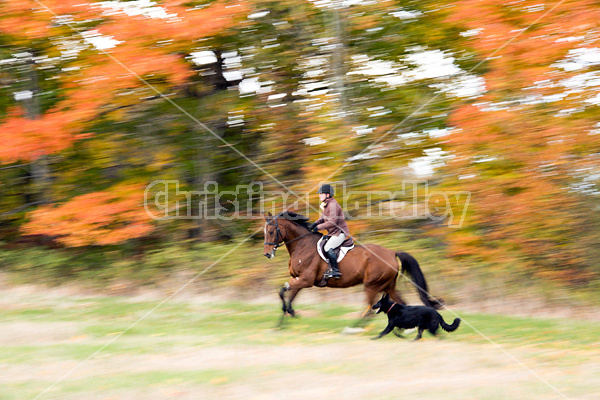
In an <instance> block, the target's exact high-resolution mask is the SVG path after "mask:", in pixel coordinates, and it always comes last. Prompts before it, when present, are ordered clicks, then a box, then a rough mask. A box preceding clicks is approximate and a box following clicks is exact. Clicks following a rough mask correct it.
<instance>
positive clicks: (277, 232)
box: [264, 218, 312, 250]
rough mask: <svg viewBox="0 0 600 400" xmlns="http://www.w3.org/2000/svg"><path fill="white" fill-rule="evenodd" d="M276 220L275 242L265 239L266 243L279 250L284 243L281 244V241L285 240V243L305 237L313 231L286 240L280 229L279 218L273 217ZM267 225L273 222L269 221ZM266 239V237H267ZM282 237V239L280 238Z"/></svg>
mask: <svg viewBox="0 0 600 400" xmlns="http://www.w3.org/2000/svg"><path fill="white" fill-rule="evenodd" d="M273 219H274V220H275V242H267V241H266V240H265V242H264V244H268V245H271V246H275V250H277V249H278V248H279V247H281V246H282V245H281V244H280V243H281V242H283V244H284V245H286V244H288V243H292V242H294V241H296V240H298V239H301V238H303V237H304V236H306V235H309V234H311V233H312V232H311V231H308V232H306V233H305V234H304V235H300V236H298V237H297V238H294V239H292V240H288V241H287V242H286V241H285V240H283V235H282V234H281V231H280V230H279V222H278V220H277V218H273ZM267 225H271V222H267ZM265 239H266V238H265ZM279 239H281V240H279Z"/></svg>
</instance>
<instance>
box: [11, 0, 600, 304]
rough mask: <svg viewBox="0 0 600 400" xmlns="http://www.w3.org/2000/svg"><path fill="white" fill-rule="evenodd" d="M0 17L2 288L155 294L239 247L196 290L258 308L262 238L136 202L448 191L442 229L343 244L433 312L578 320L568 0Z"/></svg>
mask: <svg viewBox="0 0 600 400" xmlns="http://www.w3.org/2000/svg"><path fill="white" fill-rule="evenodd" d="M560 3H563V2H560ZM559 5H560V7H558V6H559ZM0 15H1V16H0V143H1V144H0V164H1V165H0V268H1V271H2V273H3V274H4V277H5V279H7V281H8V282H9V283H27V282H29V283H31V282H35V283H42V284H47V285H58V284H63V283H66V282H71V283H72V282H77V284H78V285H81V287H85V288H91V289H94V290H100V291H103V292H105V293H106V292H108V293H115V294H129V293H136V291H137V290H139V288H141V287H155V288H156V287H158V288H161V289H165V290H171V289H173V288H177V287H179V285H181V284H182V283H185V282H186V281H187V280H188V279H189V278H191V277H192V276H194V275H195V274H196V273H198V272H200V271H203V270H204V269H205V268H206V267H207V266H209V265H211V264H212V263H214V261H216V260H218V259H219V257H221V256H223V255H224V254H226V253H227V251H229V250H231V249H233V248H234V247H235V246H238V245H239V246H240V247H239V248H238V249H237V250H236V251H234V252H233V253H231V254H230V255H229V256H227V257H226V258H225V259H223V260H222V261H220V262H218V263H217V264H216V265H214V267H211V268H210V270H208V271H207V272H206V273H205V274H203V275H202V277H201V279H200V280H199V281H198V282H196V284H197V285H199V286H198V287H201V288H202V290H208V289H211V288H224V287H227V288H232V287H233V288H236V289H239V290H241V291H242V292H248V293H255V292H257V291H258V292H264V293H273V289H274V288H275V287H278V286H279V285H281V284H282V283H283V281H284V280H286V279H287V257H286V255H285V252H284V253H283V254H281V252H280V254H281V256H280V257H279V258H278V259H276V260H275V261H268V260H266V259H265V258H264V257H263V255H262V241H263V237H262V225H263V222H262V220H261V219H260V218H258V219H223V220H219V219H212V220H206V219H196V220H193V219H172V220H154V219H152V218H149V216H148V214H147V213H146V211H145V209H144V190H145V188H146V187H147V185H149V184H150V183H151V182H153V181H156V180H176V181H178V182H179V190H181V191H201V190H203V188H204V185H205V183H207V182H211V181H215V182H217V183H218V185H219V189H220V190H227V191H236V188H237V187H239V186H240V185H248V184H250V183H251V182H260V183H261V184H262V185H263V189H264V190H266V191H284V192H287V191H288V189H289V190H290V191H293V192H295V193H302V194H305V193H314V192H315V191H316V187H317V185H318V184H319V183H320V182H322V181H323V180H327V181H332V182H333V181H335V182H345V185H346V188H347V190H355V191H360V192H368V191H391V192H398V191H402V190H403V189H404V187H403V182H405V181H417V180H418V181H420V182H421V183H420V184H419V185H417V186H411V190H410V191H405V192H404V195H405V197H402V196H399V197H398V198H394V199H388V200H387V202H391V203H394V202H402V201H407V200H410V199H412V198H413V196H414V195H418V193H417V194H415V191H417V192H418V191H426V190H429V191H432V190H436V191H446V192H449V193H450V192H451V193H453V192H456V191H465V192H470V193H471V198H470V202H469V204H468V208H467V212H466V215H465V218H464V222H463V223H462V225H461V226H460V227H456V226H454V227H449V226H448V221H447V220H432V219H424V218H398V219H380V220H373V219H367V218H361V213H360V209H359V210H358V211H356V213H354V214H353V215H349V217H352V220H351V221H350V229H351V231H352V233H353V234H354V235H355V236H356V238H357V240H359V241H360V242H361V243H364V242H376V243H380V244H382V245H386V246H389V247H392V248H394V249H398V250H403V251H409V252H411V253H412V254H414V255H415V256H416V257H417V259H418V260H419V261H420V263H421V265H422V267H423V269H424V270H425V273H426V276H427V277H428V279H429V280H430V282H431V285H432V287H433V288H434V290H433V292H434V294H436V295H442V296H443V297H444V298H445V299H446V300H447V301H453V302H459V301H468V300H469V299H479V300H478V301H492V300H493V299H497V301H499V302H503V301H505V300H506V299H507V298H509V297H513V298H527V299H530V300H532V301H533V300H535V301H537V302H539V303H540V304H542V305H545V306H548V305H550V306H552V305H554V306H559V305H560V306H562V307H564V306H567V307H568V306H578V305H585V304H591V303H595V304H597V300H598V298H597V295H596V293H597V290H598V289H599V286H600V285H599V282H600V280H599V278H600V269H599V267H598V261H597V260H598V259H599V258H600V245H599V243H600V229H599V223H600V215H599V212H598V211H599V205H600V202H599V199H600V197H599V195H600V192H599V190H598V186H597V184H598V181H599V180H600V167H599V163H598V161H599V159H600V135H599V134H600V119H599V113H598V111H599V110H598V106H599V104H600V69H599V68H600V49H599V47H598V43H599V41H600V35H599V33H598V21H599V20H600V9H598V7H597V6H595V5H594V4H592V3H590V2H589V1H584V0H570V1H568V5H565V4H559V2H558V1H554V2H553V1H548V2H544V3H540V2H539V1H528V0H526V1H518V2H508V1H507V2H499V1H496V0H484V1H481V0H420V1H360V0H348V1H325V0H324V1H306V0H303V1H294V0H287V1H259V0H257V1H254V0H245V1H194V0H191V1H177V0H165V1H154V2H153V1H145V0H138V1H103V2H94V1H89V2H85V1H82V0H45V1H42V2H38V1H35V0H5V1H3V2H2V4H1V5H0ZM242 155H243V156H242ZM249 160H251V161H252V162H250V161H249ZM176 195H177V193H173V196H172V197H171V198H172V199H173V201H172V202H171V203H169V204H167V206H168V207H181V206H180V205H177V204H176V203H175V200H176V199H177V196H176ZM239 196H241V197H239V198H238V201H239V202H241V203H243V202H244V201H245V200H246V199H245V198H244V194H243V193H240V194H239ZM221 200H222V202H221V204H217V205H215V207H217V206H219V207H223V210H225V211H224V212H223V213H224V214H227V212H228V210H229V211H231V210H230V208H228V207H230V206H231V204H228V203H227V201H226V200H227V199H226V198H223V199H221ZM311 200H312V207H314V209H313V211H312V212H311V213H310V218H311V220H315V219H316V218H318V213H317V212H315V211H314V210H315V209H318V198H317V196H316V194H313V195H312V197H311ZM354 200H356V201H358V203H359V204H360V205H361V206H366V205H368V204H370V202H371V201H372V200H371V199H369V198H367V196H366V195H365V196H362V197H361V196H359V197H358V198H356V199H354ZM274 201H275V202H277V201H278V200H277V199H276V198H275V200H274ZM217 203H218V202H217ZM275 205H276V206H277V204H275ZM287 205H289V204H287ZM462 206H463V205H460V204H458V203H457V204H456V207H457V208H456V210H455V213H456V214H457V215H459V214H460V213H461V212H462V208H461V207H462ZM192 207H193V206H192ZM283 207H284V204H283V203H282V204H281V209H283ZM390 207H393V204H392V205H390ZM299 209H300V210H302V209H303V207H302V206H300V207H299ZM304 209H305V208H304ZM180 211H181V212H182V213H187V212H191V213H194V212H196V211H197V210H186V209H185V207H184V208H183V209H180ZM241 211H242V212H245V211H246V212H247V211H249V210H246V209H242V210H241ZM351 214H352V213H351ZM257 230H258V232H256V231H257ZM253 232H254V235H253V236H251V237H250V238H249V239H248V236H249V235H251V234H252V233H253ZM242 241H244V242H243V243H242V244H240V242H242ZM282 251H283V250H282Z"/></svg>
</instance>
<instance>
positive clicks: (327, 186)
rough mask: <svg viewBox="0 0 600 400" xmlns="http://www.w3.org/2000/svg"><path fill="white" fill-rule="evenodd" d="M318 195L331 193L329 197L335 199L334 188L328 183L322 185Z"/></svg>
mask: <svg viewBox="0 0 600 400" xmlns="http://www.w3.org/2000/svg"><path fill="white" fill-rule="evenodd" d="M317 193H329V195H330V196H331V197H333V186H331V185H330V184H328V183H326V184H325V185H321V187H320V188H319V191H318V192H317Z"/></svg>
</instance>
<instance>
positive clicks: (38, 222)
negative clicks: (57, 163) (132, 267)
mask: <svg viewBox="0 0 600 400" xmlns="http://www.w3.org/2000/svg"><path fill="white" fill-rule="evenodd" d="M143 193H144V187H143V186H138V185H126V186H117V187H113V188H111V190H109V191H102V192H94V193H89V194H85V195H81V196H77V197H74V198H73V199H71V200H70V201H68V202H66V203H64V204H62V205H58V206H50V205H49V206H44V207H40V208H38V209H37V210H35V211H33V212H31V213H30V214H29V219H30V221H29V222H28V223H26V224H25V225H23V226H22V228H21V230H22V232H23V233H24V234H31V235H34V234H43V235H49V236H56V237H57V241H58V242H60V243H62V244H64V245H65V246H69V247H77V246H87V245H109V244H118V243H122V242H125V241H126V240H129V239H132V238H137V237H142V236H145V235H147V234H149V233H150V232H151V231H152V230H153V227H152V225H151V224H150V223H149V221H150V219H149V218H148V215H147V214H146V212H145V209H144V205H143Z"/></svg>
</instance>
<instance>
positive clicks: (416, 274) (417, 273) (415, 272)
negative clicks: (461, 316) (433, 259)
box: [396, 251, 444, 309]
mask: <svg viewBox="0 0 600 400" xmlns="http://www.w3.org/2000/svg"><path fill="white" fill-rule="evenodd" d="M396 257H398V259H399V260H400V263H401V264H402V272H403V273H407V274H408V275H410V277H411V278H412V284H413V285H415V286H416V287H417V290H418V292H419V297H420V298H421V301H422V302H423V304H425V305H426V306H429V307H433V308H435V309H440V308H442V306H443V305H444V300H442V299H439V298H435V297H430V296H429V289H428V288H427V281H426V280H425V276H424V275H423V271H421V267H420V266H419V263H418V262H417V260H415V258H414V257H413V256H411V255H410V254H408V253H404V252H402V251H397V252H396Z"/></svg>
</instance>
